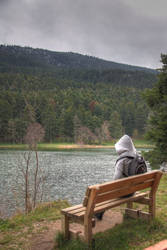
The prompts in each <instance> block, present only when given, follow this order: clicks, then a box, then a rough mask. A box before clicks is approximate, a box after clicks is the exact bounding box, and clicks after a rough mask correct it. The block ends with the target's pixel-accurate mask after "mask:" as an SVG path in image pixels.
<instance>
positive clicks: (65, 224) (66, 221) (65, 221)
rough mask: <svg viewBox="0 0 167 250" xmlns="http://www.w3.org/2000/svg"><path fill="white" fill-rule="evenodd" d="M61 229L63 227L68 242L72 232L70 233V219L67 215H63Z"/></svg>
mask: <svg viewBox="0 0 167 250" xmlns="http://www.w3.org/2000/svg"><path fill="white" fill-rule="evenodd" d="M61 227H62V232H63V234H64V237H65V239H67V240H68V239H69V238H70V232H69V218H68V216H67V215H62V218H61Z"/></svg>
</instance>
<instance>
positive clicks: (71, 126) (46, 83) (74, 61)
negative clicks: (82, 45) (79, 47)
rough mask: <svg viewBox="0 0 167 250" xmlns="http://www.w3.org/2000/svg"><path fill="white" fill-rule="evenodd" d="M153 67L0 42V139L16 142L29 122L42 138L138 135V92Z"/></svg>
mask: <svg viewBox="0 0 167 250" xmlns="http://www.w3.org/2000/svg"><path fill="white" fill-rule="evenodd" d="M156 81H157V72H156V71H155V70H152V69H147V68H140V67H135V66H129V65H124V64H119V63H114V62H109V61H105V60H101V59H98V58H94V57H90V56H83V55H80V54H75V53H71V52H69V53H65V52H52V51H47V50H42V49H32V48H23V47H19V46H3V45H1V46H0V130H1V133H0V141H1V142H21V141H22V139H23V137H24V134H25V131H26V128H27V126H28V124H29V123H30V122H38V123H40V124H41V125H42V126H43V127H44V129H45V141H52V142H53V141H56V140H64V141H74V140H75V141H78V142H81V143H82V142H84V143H94V142H97V143H101V142H102V141H107V140H111V139H112V138H117V137H119V136H120V135H121V134H122V133H127V134H129V135H134V136H142V135H143V133H144V130H145V126H146V121H147V116H148V108H147V106H146V104H145V103H144V101H143V99H142V97H141V92H142V91H143V89H145V88H151V87H153V85H154V83H155V82H156Z"/></svg>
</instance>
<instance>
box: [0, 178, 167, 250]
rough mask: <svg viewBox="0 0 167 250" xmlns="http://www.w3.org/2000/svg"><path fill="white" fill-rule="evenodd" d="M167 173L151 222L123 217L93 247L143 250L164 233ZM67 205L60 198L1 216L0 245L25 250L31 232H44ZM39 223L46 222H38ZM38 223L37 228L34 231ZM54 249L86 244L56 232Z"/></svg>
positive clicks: (72, 248)
mask: <svg viewBox="0 0 167 250" xmlns="http://www.w3.org/2000/svg"><path fill="white" fill-rule="evenodd" d="M166 190H167V175H166V174H164V175H163V177H162V179H161V182H160V186H159V189H158V192H157V210H156V211H157V215H156V219H155V220H154V221H152V222H150V223H147V222H145V221H141V220H132V219H125V220H124V222H123V223H122V224H120V225H116V226H115V227H114V228H112V229H110V230H108V231H106V232H104V233H98V234H96V235H95V249H96V250H100V249H104V250H107V249H108V250H109V249H119V250H125V249H127V250H128V249H129V250H132V249H135V250H136V249H137V250H139V249H144V248H145V247H148V246H150V245H153V244H155V243H156V242H158V241H160V240H163V239H165V238H166V236H167V224H166V220H167V212H166V211H167V193H166ZM66 206H68V204H67V202H65V201H59V202H53V203H49V204H45V205H43V206H40V207H39V208H37V209H36V210H35V211H33V212H31V213H30V214H28V215H22V214H20V215H17V216H14V217H13V218H10V219H8V220H3V219H0V248H1V249H4V250H5V249H27V247H28V246H29V245H31V240H32V237H33V236H34V235H38V234H41V233H42V232H43V233H45V232H47V225H48V223H51V222H53V221H55V220H57V219H58V218H60V210H61V208H63V207H66ZM41 222H45V223H44V224H41V226H40V223H41ZM36 223H38V225H39V227H38V230H35V226H36ZM55 238H57V241H56V242H55V249H61V250H63V249H66V250H67V249H69V250H75V249H76V250H79V249H82V250H85V249H87V247H86V245H85V244H84V243H83V242H80V241H79V240H72V241H70V242H65V241H64V240H63V238H62V237H61V235H60V234H59V235H58V236H57V237H56V235H55Z"/></svg>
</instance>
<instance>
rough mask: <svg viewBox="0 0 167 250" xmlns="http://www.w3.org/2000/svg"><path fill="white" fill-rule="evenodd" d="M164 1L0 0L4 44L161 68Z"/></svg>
mask: <svg viewBox="0 0 167 250" xmlns="http://www.w3.org/2000/svg"><path fill="white" fill-rule="evenodd" d="M166 7H167V2H166V0H159V1H157V0H147V1H146V0H140V1H134V0H113V1H111V0H103V1H102V0H47V1H45V0H35V1H34V0H17V1H13V0H0V43H2V44H17V45H23V46H32V47H35V48H37V47H38V48H45V49H50V50H54V51H73V52H79V53H82V54H88V55H93V56H97V57H101V58H104V59H108V60H111V61H116V62H122V63H128V64H134V65H141V66H147V67H158V66H159V60H160V54H161V53H167V47H166V44H167V32H166V31H167V29H166V23H167V14H166V12H165V10H166Z"/></svg>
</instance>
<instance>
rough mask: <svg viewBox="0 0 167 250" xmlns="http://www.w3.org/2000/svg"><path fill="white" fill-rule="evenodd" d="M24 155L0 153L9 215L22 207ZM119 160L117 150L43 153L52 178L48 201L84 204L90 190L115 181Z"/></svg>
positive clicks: (0, 200) (2, 200)
mask: <svg viewBox="0 0 167 250" xmlns="http://www.w3.org/2000/svg"><path fill="white" fill-rule="evenodd" d="M23 154H24V152H23V151H0V208H1V210H0V212H1V213H3V214H5V215H10V214H12V213H13V212H14V211H15V209H16V207H19V206H20V205H21V204H18V203H19V201H18V200H19V197H18V193H16V190H17V188H18V186H19V184H20V183H21V182H22V180H21V179H20V178H22V177H21V175H19V174H18V173H19V171H20V170H19V167H20V166H21V164H22V163H21V161H20V159H22V158H23ZM116 158H117V155H116V153H115V150H114V149H91V150H64V151H54V152H46V151H42V152H39V165H40V168H41V169H42V170H44V171H45V173H47V175H48V178H47V180H46V190H45V194H44V201H53V200H58V199H65V200H68V201H69V202H70V203H71V204H79V203H81V202H82V200H83V197H84V194H85V190H86V188H87V186H89V185H92V184H98V183H102V182H106V181H111V180H112V178H113V174H114V165H115V161H116ZM31 164H32V165H33V161H32V162H31ZM16 177H17V178H16ZM17 191H18V190H17Z"/></svg>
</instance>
